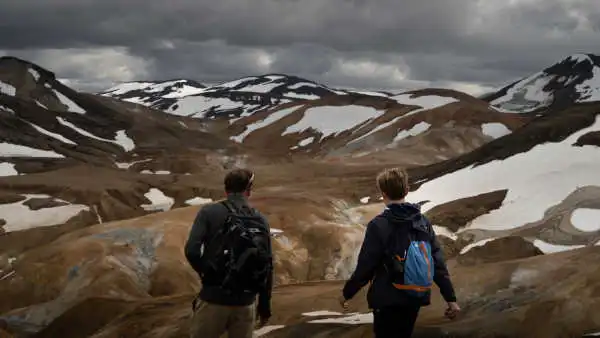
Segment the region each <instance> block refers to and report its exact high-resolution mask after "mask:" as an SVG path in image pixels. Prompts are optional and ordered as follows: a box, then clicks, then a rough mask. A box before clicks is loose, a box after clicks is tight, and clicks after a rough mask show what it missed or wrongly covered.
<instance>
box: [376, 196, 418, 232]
mask: <svg viewBox="0 0 600 338" xmlns="http://www.w3.org/2000/svg"><path fill="white" fill-rule="evenodd" d="M383 216H385V217H386V218H387V219H388V220H389V221H390V222H392V223H395V224H402V225H404V224H407V223H410V224H412V227H413V228H415V229H416V230H421V231H425V232H428V222H427V219H426V218H425V217H424V216H423V214H422V213H421V207H420V206H419V205H418V204H413V203H408V202H404V203H391V204H388V205H387V206H386V208H385V210H384V212H383Z"/></svg>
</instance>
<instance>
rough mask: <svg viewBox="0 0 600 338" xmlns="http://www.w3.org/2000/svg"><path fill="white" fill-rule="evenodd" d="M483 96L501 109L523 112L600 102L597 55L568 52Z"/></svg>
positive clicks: (598, 61) (599, 75) (599, 57)
mask: <svg viewBox="0 0 600 338" xmlns="http://www.w3.org/2000/svg"><path fill="white" fill-rule="evenodd" d="M484 99H485V100H487V101H489V102H490V103H491V104H492V105H494V106H496V107H498V108H500V109H503V110H508V111H518V112H523V113H529V112H536V111H539V110H541V109H545V108H549V107H552V108H557V109H562V108H566V107H568V106H570V105H572V104H575V103H586V102H594V101H600V56H598V55H594V54H574V55H571V56H569V57H567V58H565V59H564V60H562V61H560V62H558V63H556V64H554V65H552V66H550V67H548V68H546V69H544V70H542V71H540V72H538V73H535V74H533V75H530V76H528V77H526V78H523V79H521V80H519V81H516V82H514V83H512V84H510V85H508V86H506V87H504V88H502V89H500V90H499V91H498V92H495V93H492V94H488V95H486V96H485V98H484Z"/></svg>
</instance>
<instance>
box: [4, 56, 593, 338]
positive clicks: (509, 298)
mask: <svg viewBox="0 0 600 338" xmlns="http://www.w3.org/2000/svg"><path fill="white" fill-rule="evenodd" d="M540 68H542V67H540ZM599 116H600V57H599V56H596V55H593V54H575V55H571V56H568V57H566V58H565V59H563V60H560V61H559V62H557V63H556V64H554V65H551V66H549V67H546V68H544V69H542V70H541V71H540V72H538V73H535V74H531V75H528V74H524V77H523V78H521V79H517V80H515V81H513V82H512V83H510V84H508V85H506V86H504V87H503V88H501V89H499V90H498V91H497V92H494V93H490V94H486V95H485V96H482V97H479V98H476V97H473V96H471V95H468V94H466V93H461V92H458V91H454V90H449V89H439V88H425V89H420V90H411V91H406V92H401V93H389V92H361V91H351V90H344V89H336V88H330V87H328V86H326V85H322V84H318V83H315V82H313V81H310V80H306V79H302V78H299V77H296V76H292V75H285V74H267V75H261V76H253V77H246V78H241V79H238V80H234V81H230V82H225V83H222V84H218V85H215V86H206V85H203V84H202V83H200V82H196V81H193V80H189V79H174V80H169V81H160V82H151V81H139V82H128V83H123V84H119V85H117V86H114V87H112V88H109V89H107V90H105V91H102V92H101V93H83V92H78V91H76V90H74V89H72V88H69V87H67V86H65V85H64V84H62V83H61V82H60V81H59V80H57V78H56V76H55V74H54V73H52V72H51V71H49V70H46V69H43V68H42V67H40V66H38V65H36V64H33V63H31V62H28V61H26V60H22V59H18V58H15V57H2V58H0V294H1V295H2V299H3V302H0V337H3V336H2V335H3V334H6V335H7V336H9V335H11V336H15V337H57V336H60V337H82V336H90V337H96V338H98V337H120V336H126V337H138V336H151V337H183V336H186V334H187V331H186V330H187V326H186V325H188V324H187V322H186V318H187V316H188V315H189V301H191V299H192V298H193V296H194V294H195V293H196V292H197V291H198V288H199V281H198V279H197V276H196V275H195V274H194V272H193V270H191V268H190V267H189V265H187V263H186V262H185V258H184V256H183V253H182V247H183V243H184V242H185V239H186V236H187V233H188V231H189V227H190V225H191V222H192V221H193V218H194V216H195V213H196V212H197V210H198V208H199V207H200V206H201V205H204V204H206V203H210V202H212V201H214V200H217V199H219V198H221V197H222V176H223V174H224V172H225V171H226V170H228V169H230V168H233V167H246V166H248V167H251V168H252V169H254V170H255V171H256V177H257V181H256V183H257V184H256V191H255V192H254V194H253V196H252V198H251V200H252V203H253V204H255V205H256V206H257V207H258V208H259V209H260V210H263V211H264V213H265V215H266V216H267V217H268V218H269V221H270V223H271V227H272V234H273V238H274V240H273V243H274V248H275V269H276V270H275V271H276V276H275V277H276V278H275V280H276V285H277V287H276V289H275V292H274V317H273V318H272V321H271V323H270V326H268V327H266V328H264V329H263V330H262V331H260V332H257V334H260V335H261V336H263V337H296V336H303V337H306V336H319V337H339V336H344V337H360V336H362V335H363V334H366V333H367V332H369V330H370V326H369V325H370V323H372V316H371V315H370V313H369V311H368V309H367V308H366V304H365V303H364V302H363V301H362V300H361V301H358V300H357V302H356V303H355V304H353V305H352V307H353V309H352V311H353V313H351V314H342V313H339V312H338V311H339V309H337V308H336V304H335V299H336V298H337V295H338V293H339V288H340V287H341V284H340V283H341V282H340V280H343V279H345V278H347V277H348V276H349V274H350V273H351V272H352V269H353V267H354V265H355V264H356V255H357V253H358V248H359V247H360V245H361V243H362V237H363V235H364V229H365V228H364V226H365V224H366V222H367V221H368V219H369V218H371V217H373V216H374V215H376V214H378V213H379V212H381V210H382V208H383V206H382V205H381V203H380V196H379V195H378V192H377V190H376V188H375V186H374V177H375V174H376V173H377V172H378V171H379V170H381V169H382V168H384V167H389V166H403V167H406V168H407V169H408V171H409V173H410V176H411V179H410V183H411V191H410V193H409V195H408V196H407V200H408V201H410V202H414V203H419V204H421V205H422V210H423V211H424V212H425V214H426V215H427V216H428V217H429V218H430V220H431V221H432V223H433V224H434V229H435V231H436V233H437V234H438V237H439V239H440V241H441V243H442V244H443V247H444V252H445V254H446V257H447V258H448V262H449V263H448V264H449V267H450V271H451V273H452V275H453V276H455V277H453V278H455V283H456V284H457V292H458V296H459V300H460V302H461V305H462V306H463V310H464V314H463V316H462V317H461V318H460V319H458V320H457V322H448V321H444V320H442V319H441V314H442V313H443V308H442V307H441V305H440V304H441V303H442V302H441V300H440V299H439V298H437V299H434V306H433V307H431V308H427V309H424V313H423V315H422V316H421V317H420V319H419V323H418V328H417V331H416V333H415V335H416V336H417V337H438V336H442V335H444V334H446V335H452V336H454V337H482V336H495V337H515V336H543V337H582V336H585V335H586V334H593V333H595V332H600V317H598V315H597V314H596V313H595V312H593V311H584V310H583V309H593V308H600V292H598V291H599V290H598V287H597V286H598V285H600V270H598V269H597V268H595V265H594V262H595V261H597V260H598V258H600V222H598V220H599V219H600V175H598V173H599V172H600V149H599V147H600V117H599ZM39 285H44V286H45V287H44V288H41V287H39ZM436 297H437V296H436ZM574 304H577V305H576V307H577V309H580V310H577V309H576V310H573V309H574V306H575V305H574ZM436 311H437V312H436ZM543 313H551V314H552V315H551V316H553V318H554V317H556V318H560V320H558V319H557V320H552V321H550V322H549V321H548V316H547V315H542V314H543ZM149 322H152V323H154V324H153V325H142V324H144V323H149Z"/></svg>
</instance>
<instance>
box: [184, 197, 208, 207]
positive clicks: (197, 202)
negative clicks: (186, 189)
mask: <svg viewBox="0 0 600 338" xmlns="http://www.w3.org/2000/svg"><path fill="white" fill-rule="evenodd" d="M212 201H213V200H212V198H204V197H194V198H190V199H188V200H186V201H185V204H187V205H202V204H206V203H211V202H212Z"/></svg>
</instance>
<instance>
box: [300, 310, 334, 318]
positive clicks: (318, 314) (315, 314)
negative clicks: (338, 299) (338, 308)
mask: <svg viewBox="0 0 600 338" xmlns="http://www.w3.org/2000/svg"><path fill="white" fill-rule="evenodd" d="M302 315H303V316H305V317H324V316H343V315H344V314H343V313H340V312H333V311H327V310H323V311H313V312H305V313H303V314H302Z"/></svg>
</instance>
